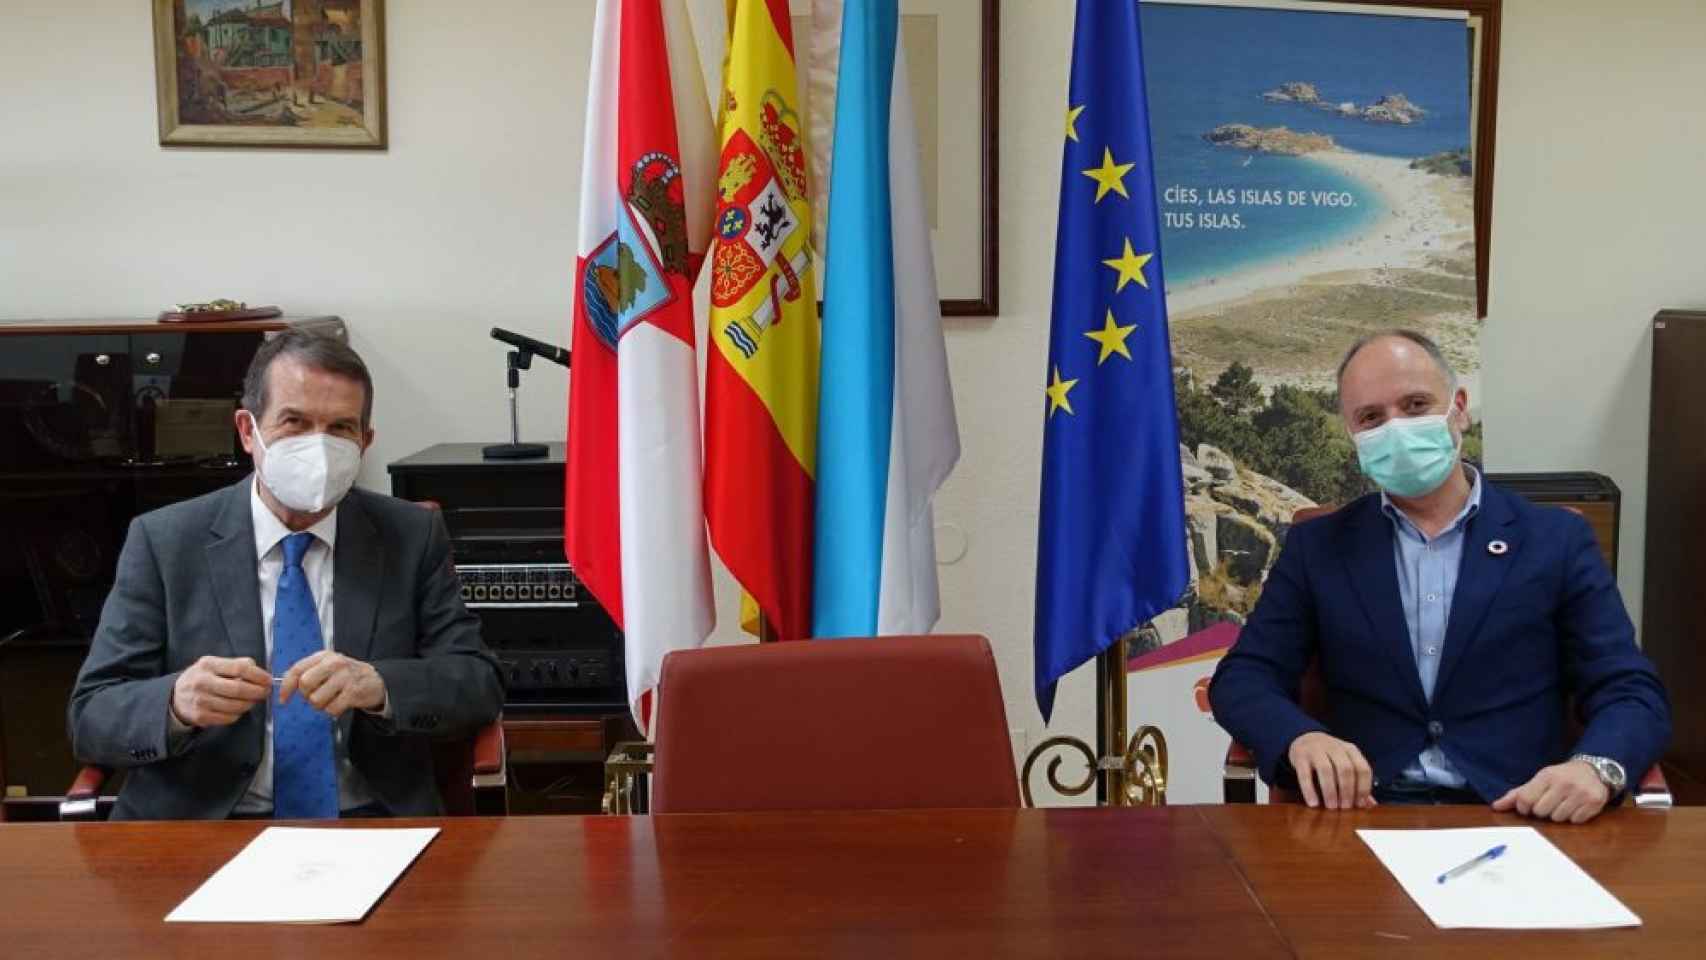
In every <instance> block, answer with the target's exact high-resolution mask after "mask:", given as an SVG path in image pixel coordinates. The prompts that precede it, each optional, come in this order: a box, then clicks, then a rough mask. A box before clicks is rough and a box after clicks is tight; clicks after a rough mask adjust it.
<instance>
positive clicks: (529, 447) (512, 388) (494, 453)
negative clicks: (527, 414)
mask: <svg viewBox="0 0 1706 960" xmlns="http://www.w3.org/2000/svg"><path fill="white" fill-rule="evenodd" d="M532 367H533V354H531V353H527V352H524V351H521V350H511V351H510V352H509V365H508V371H507V372H508V376H509V442H508V443H494V444H490V445H488V446H485V447H482V448H480V455H481V456H482V457H484V458H486V459H487V460H527V459H531V458H533V457H543V456H544V455H545V454H546V452H547V449H548V448H547V447H546V446H545V445H544V444H543V443H522V442H521V411H520V408H519V406H518V404H517V391H519V390H520V389H521V371H523V370H529V369H532Z"/></svg>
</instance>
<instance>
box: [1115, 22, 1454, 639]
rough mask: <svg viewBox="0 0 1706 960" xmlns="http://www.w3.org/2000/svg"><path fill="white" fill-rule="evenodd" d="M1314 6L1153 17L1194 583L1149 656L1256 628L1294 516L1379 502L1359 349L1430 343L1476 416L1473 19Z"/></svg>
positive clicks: (1159, 630) (1162, 200) (1158, 625)
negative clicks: (1211, 632) (1354, 348)
mask: <svg viewBox="0 0 1706 960" xmlns="http://www.w3.org/2000/svg"><path fill="white" fill-rule="evenodd" d="M1307 6H1310V5H1308V4H1295V3H1294V4H1290V5H1289V6H1287V7H1285V8H1279V6H1278V5H1276V7H1275V8H1264V7H1258V6H1255V5H1253V4H1248V3H1245V4H1240V5H1231V6H1226V5H1203V4H1196V3H1163V2H1149V0H1145V2H1144V3H1143V4H1142V7H1141V10H1142V26H1143V41H1144V50H1143V55H1144V67H1145V73H1146V78H1147V83H1148V88H1149V89H1148V92H1149V113H1150V122H1151V129H1152V134H1153V138H1154V150H1155V178H1156V191H1157V194H1158V197H1157V199H1158V201H1159V205H1160V210H1161V212H1162V218H1163V224H1162V228H1163V229H1162V255H1163V258H1164V263H1165V277H1166V284H1167V308H1168V314H1169V321H1170V324H1171V328H1172V338H1173V359H1174V364H1175V367H1176V369H1177V374H1176V379H1177V387H1178V391H1177V396H1178V407H1179V421H1180V438H1181V440H1182V441H1183V445H1184V448H1185V449H1184V451H1183V456H1184V462H1185V468H1184V469H1185V484H1186V490H1187V494H1186V508H1187V514H1188V519H1189V524H1188V526H1189V530H1190V538H1191V543H1190V556H1191V562H1192V565H1193V583H1194V586H1193V589H1192V592H1191V594H1190V595H1188V596H1187V597H1186V598H1185V601H1184V603H1183V605H1182V606H1181V608H1180V609H1177V610H1174V611H1172V612H1170V613H1168V614H1166V615H1164V616H1163V617H1161V618H1159V619H1158V620H1157V621H1156V622H1155V624H1154V625H1153V626H1152V628H1150V629H1147V630H1145V631H1142V632H1140V634H1139V636H1138V637H1137V638H1136V642H1135V643H1134V649H1133V653H1134V654H1141V653H1142V652H1143V651H1144V650H1146V649H1152V648H1154V647H1155V646H1158V645H1161V644H1165V643H1171V642H1173V641H1176V640H1179V639H1181V638H1183V637H1186V636H1188V635H1192V634H1196V633H1199V632H1201V631H1203V630H1205V629H1207V628H1208V627H1210V626H1212V625H1213V624H1215V623H1218V622H1222V621H1228V620H1230V621H1232V622H1241V621H1242V619H1243V617H1244V615H1245V614H1247V613H1248V612H1249V611H1250V610H1251V609H1252V608H1253V607H1254V606H1255V603H1256V600H1257V598H1258V597H1259V596H1260V595H1261V589H1262V583H1263V581H1264V579H1265V577H1266V575H1267V572H1268V570H1269V569H1270V568H1271V566H1272V564H1273V561H1274V558H1275V556H1276V555H1277V553H1278V549H1279V545H1280V544H1281V543H1282V542H1283V540H1284V537H1285V533H1286V531H1287V530H1288V529H1289V528H1290V525H1291V517H1292V514H1293V513H1295V512H1296V511H1297V510H1298V509H1299V508H1302V507H1305V506H1310V505H1314V504H1341V503H1345V502H1348V501H1349V500H1351V499H1353V498H1354V497H1356V496H1359V495H1360V494H1361V493H1363V492H1364V491H1365V490H1366V489H1367V488H1366V487H1365V485H1364V480H1363V478H1362V476H1361V474H1360V472H1359V470H1358V469H1357V464H1356V454H1355V451H1354V448H1353V447H1352V445H1351V442H1350V439H1349V437H1348V436H1347V434H1346V432H1345V430H1344V427H1343V426H1342V425H1341V421H1340V419H1339V415H1338V404H1337V396H1336V392H1335V372H1336V368H1337V365H1338V361H1339V359H1340V357H1341V355H1342V353H1343V352H1344V350H1345V348H1346V347H1347V346H1349V344H1350V343H1351V342H1353V341H1354V340H1355V339H1356V338H1357V337H1358V336H1360V335H1362V334H1364V333H1367V332H1371V331H1375V330H1380V329H1385V328H1389V327H1395V326H1402V327H1411V328H1415V329H1418V330H1421V331H1424V332H1426V333H1427V334H1429V335H1430V336H1432V337H1434V338H1435V339H1436V340H1437V341H1438V342H1439V343H1440V344H1441V346H1442V347H1443V349H1444V350H1445V352H1446V353H1447V355H1448V356H1449V358H1450V359H1451V361H1452V363H1453V365H1454V366H1455V367H1456V369H1457V371H1458V373H1459V376H1460V377H1461V379H1462V381H1463V383H1464V384H1465V385H1466V386H1467V388H1468V390H1469V397H1470V402H1471V413H1472V414H1475V413H1476V406H1477V404H1478V401H1479V390H1478V384H1479V373H1480V366H1481V364H1480V347H1479V340H1478V338H1479V329H1480V322H1479V320H1478V319H1477V316H1476V313H1477V311H1476V300H1475V248H1474V230H1473V189H1472V183H1471V178H1470V171H1471V163H1470V154H1469V149H1470V146H1471V140H1470V129H1471V124H1470V93H1469V83H1470V43H1469V34H1468V27H1467V25H1466V22H1465V20H1464V19H1463V18H1462V17H1461V16H1455V17H1453V16H1449V15H1448V16H1445V17H1440V16H1413V15H1382V14H1371V13H1351V12H1342V11H1343V9H1344V8H1338V9H1333V8H1329V9H1328V10H1327V11H1308V10H1300V9H1298V8H1299V7H1307ZM1363 9H1371V8H1363ZM1476 420H1477V421H1478V420H1479V417H1478V415H1477V416H1476ZM1465 448H1466V449H1465V453H1466V454H1467V455H1468V456H1469V457H1470V458H1471V459H1479V454H1480V428H1479V425H1477V426H1476V427H1475V428H1474V429H1473V430H1472V432H1471V434H1470V436H1469V437H1468V438H1467V439H1466V442H1465Z"/></svg>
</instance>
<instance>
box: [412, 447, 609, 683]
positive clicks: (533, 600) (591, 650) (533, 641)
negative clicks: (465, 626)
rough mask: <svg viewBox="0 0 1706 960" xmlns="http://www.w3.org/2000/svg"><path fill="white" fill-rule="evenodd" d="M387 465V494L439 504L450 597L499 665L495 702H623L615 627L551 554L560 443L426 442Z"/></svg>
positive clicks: (558, 553)
mask: <svg viewBox="0 0 1706 960" xmlns="http://www.w3.org/2000/svg"><path fill="white" fill-rule="evenodd" d="M390 473H391V492H392V494H393V495H395V496H398V497H402V498H403V499H406V500H414V501H418V502H430V503H432V504H434V505H436V506H437V507H438V508H439V509H440V510H441V511H443V514H444V522H445V526H446V527H447V528H448V530H449V532H450V549H451V557H452V562H453V563H454V564H455V566H456V574H457V577H458V578H459V579H460V580H461V590H462V600H463V602H464V603H465V604H466V605H467V606H468V608H469V609H470V610H472V611H474V612H475V613H476V614H477V615H478V616H479V617H480V621H481V626H482V632H483V634H484V636H485V640H486V645H487V646H489V647H491V648H492V652H493V653H495V654H497V657H498V661H499V662H500V663H501V664H502V665H503V668H504V679H505V681H506V683H507V684H508V686H509V695H508V699H507V702H506V703H505V706H504V709H505V711H506V712H508V713H511V714H514V713H518V712H523V713H524V712H527V711H528V710H530V709H534V710H551V711H554V712H558V713H561V712H563V711H565V710H567V711H585V712H589V713H596V712H600V711H610V710H621V711H625V710H626V709H627V680H626V675H625V673H624V667H623V661H622V633H621V631H619V630H618V629H617V628H616V624H615V622H614V621H612V620H611V618H610V616H609V614H607V613H605V611H604V608H602V607H600V606H599V605H598V602H597V601H596V600H594V599H593V597H592V596H591V594H590V593H588V592H587V590H586V587H585V586H584V585H583V584H581V582H580V581H579V580H577V579H576V578H575V575H574V571H573V570H572V569H571V568H570V566H569V564H568V562H567V561H566V559H565V557H564V553H563V445H562V444H560V443H554V444H551V445H550V447H549V454H548V455H547V456H546V457H544V458H543V459H537V460H489V459H485V458H484V457H483V456H482V454H481V447H480V445H479V444H473V443H446V444H438V445H437V446H433V447H429V448H427V449H426V450H423V451H421V452H419V453H417V454H414V455H412V456H409V457H406V458H404V459H402V460H399V461H397V462H396V463H393V464H391V466H390Z"/></svg>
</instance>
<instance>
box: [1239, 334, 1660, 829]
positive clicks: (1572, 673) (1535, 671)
mask: <svg viewBox="0 0 1706 960" xmlns="http://www.w3.org/2000/svg"><path fill="white" fill-rule="evenodd" d="M1339 402H1340V412H1341V414H1342V415H1343V416H1344V419H1345V424H1346V427H1347V428H1348V429H1349V430H1350V431H1351V434H1352V439H1353V441H1354V442H1355V443H1356V446H1357V453H1358V459H1359V461H1360V463H1361V466H1362V469H1363V471H1364V473H1365V474H1367V475H1368V476H1369V477H1370V478H1371V479H1372V480H1373V481H1374V482H1375V483H1376V485H1377V486H1379V487H1380V488H1381V492H1379V493H1376V494H1370V495H1369V496H1365V497H1363V498H1361V499H1359V500H1357V501H1355V502H1354V503H1351V504H1349V505H1347V506H1345V507H1343V508H1342V509H1340V510H1337V511H1335V512H1334V513H1331V514H1329V515H1327V516H1324V517H1321V518H1318V519H1315V520H1312V521H1308V522H1306V523H1303V524H1300V525H1298V526H1296V527H1294V528H1293V529H1292V530H1291V531H1290V533H1289V535H1288V536H1287V538H1286V543H1285V548H1284V550H1283V551H1281V553H1280V556H1279V559H1278V560H1277V561H1276V563H1275V565H1274V568H1273V570H1272V572H1271V573H1270V574H1269V575H1268V580H1267V583H1266V585H1265V587H1264V588H1263V591H1262V596H1261V599H1260V601H1258V603H1257V605H1256V609H1255V610H1254V611H1253V612H1252V613H1251V615H1250V619H1249V622H1248V623H1246V624H1245V626H1244V629H1243V631H1242V632H1241V634H1240V635H1239V638H1238V642H1237V644H1236V645H1234V646H1233V648H1232V649H1231V650H1230V651H1229V652H1228V653H1227V655H1226V657H1225V658H1224V659H1222V661H1221V663H1220V667H1219V669H1217V670H1216V671H1215V676H1214V682H1213V685H1212V686H1211V687H1210V690H1209V697H1210V701H1211V702H1212V704H1213V708H1214V715H1215V719H1216V720H1218V721H1219V722H1220V724H1221V725H1222V726H1223V727H1225V728H1226V729H1227V731H1228V732H1230V733H1231V734H1232V736H1233V737H1234V738H1236V739H1237V740H1238V741H1239V742H1241V743H1244V744H1247V745H1248V746H1249V747H1250V748H1251V749H1252V750H1254V751H1255V754H1256V758H1257V760H1258V761H1259V763H1260V768H1261V773H1262V777H1263V779H1264V780H1266V781H1268V782H1269V783H1280V784H1283V785H1287V786H1291V785H1295V786H1296V787H1297V788H1298V789H1299V790H1300V791H1301V792H1302V794H1303V796H1304V799H1305V801H1306V802H1308V803H1309V804H1310V805H1311V806H1316V805H1323V806H1326V807H1328V808H1331V809H1351V808H1355V807H1366V806H1372V805H1374V804H1376V803H1378V802H1388V803H1391V802H1399V803H1402V802H1412V803H1418V802H1419V803H1442V802H1445V803H1476V802H1490V803H1491V804H1492V805H1493V808H1494V809H1497V810H1515V811H1517V812H1519V813H1521V814H1523V815H1525V816H1533V817H1537V818H1546V819H1552V820H1556V821H1560V822H1562V821H1565V820H1571V821H1574V822H1577V823H1581V822H1584V821H1586V820H1589V819H1591V818H1592V817H1594V816H1595V815H1596V814H1598V813H1599V812H1600V811H1601V810H1602V809H1604V807H1605V805H1606V804H1607V803H1608V802H1609V801H1610V800H1612V799H1613V798H1615V797H1616V796H1617V795H1618V794H1619V793H1621V792H1622V791H1623V789H1624V788H1625V786H1626V785H1627V783H1628V776H1629V773H1630V772H1634V773H1635V774H1636V775H1639V773H1640V772H1641V771H1644V770H1646V769H1647V768H1648V767H1649V766H1650V765H1651V764H1652V763H1653V762H1654V761H1656V760H1657V759H1658V757H1659V755H1660V754H1661V753H1662V752H1663V750H1664V747H1665V744H1666V741H1667V740H1668V739H1669V737H1670V708H1669V705H1668V704H1667V702H1666V699H1665V693H1664V689H1663V687H1661V686H1660V684H1659V680H1658V676H1657V674H1656V673H1655V672H1654V670H1653V667H1652V664H1651V663H1649V662H1648V660H1647V658H1646V657H1644V656H1643V655H1642V654H1641V653H1640V651H1639V650H1637V649H1636V647H1635V642H1634V634H1635V631H1634V626H1633V625H1632V624H1631V623H1630V620H1629V616H1628V614H1627V613H1626V612H1625V610H1624V608H1623V602H1622V599H1621V597H1620V596H1619V594H1618V592H1617V585H1616V583H1615V582H1614V581H1613V579H1612V577H1611V573H1610V571H1609V570H1607V568H1606V566H1605V562H1604V561H1603V560H1602V559H1601V557H1600V552H1599V549H1598V547H1597V545H1596V542H1595V539H1594V534H1593V531H1592V530H1591V529H1590V528H1589V527H1588V525H1587V522H1586V521H1585V520H1583V519H1582V518H1581V517H1580V516H1579V515H1577V514H1575V513H1572V512H1570V511H1567V510H1562V509H1557V508H1548V507H1539V506H1536V505H1534V504H1531V503H1529V502H1528V501H1526V500H1524V499H1523V498H1521V497H1519V496H1517V495H1515V494H1512V493H1508V492H1506V491H1503V490H1500V489H1499V488H1497V487H1495V486H1492V485H1491V484H1488V483H1486V482H1485V481H1484V480H1483V478H1482V477H1481V476H1480V475H1479V472H1478V471H1476V470H1475V469H1474V468H1473V467H1471V466H1469V465H1468V464H1465V463H1463V462H1462V461H1461V458H1460V451H1461V447H1462V436H1463V430H1464V429H1465V428H1466V427H1467V425H1468V416H1467V410H1468V394H1467V392H1466V391H1464V390H1463V389H1462V387H1460V386H1459V385H1458V384H1457V379H1456V376H1455V374H1454V373H1453V372H1452V370H1451V367H1450V365H1449V364H1448V363H1447V361H1446V359H1445V357H1444V356H1443V354H1442V353H1441V352H1440V350H1439V348H1438V346H1436V345H1435V344H1434V343H1433V342H1432V341H1430V340H1429V339H1428V338H1427V337H1425V336H1423V335H1421V334H1418V333H1415V332H1413V331H1393V332H1390V333H1383V334H1377V335H1374V336H1371V337H1367V338H1365V339H1363V340H1361V341H1359V342H1358V343H1357V344H1356V345H1355V346H1353V347H1352V348H1351V350H1350V351H1349V352H1348V353H1347V354H1346V355H1345V359H1344V362H1343V363H1342V364H1340V367H1339ZM1312 661H1313V662H1317V663H1318V664H1319V668H1320V676H1321V679H1322V681H1323V684H1324V687H1325V689H1326V694H1327V702H1328V708H1329V709H1328V713H1327V716H1326V717H1325V718H1324V719H1323V720H1317V719H1315V718H1313V717H1310V716H1309V715H1308V714H1306V713H1304V712H1303V711H1302V710H1301V709H1300V708H1299V707H1298V705H1297V695H1298V690H1299V685H1300V681H1301V678H1302V676H1303V674H1304V672H1305V670H1306V669H1307V668H1308V667H1309V665H1310V663H1311V662H1312ZM1571 702H1573V703H1574V707H1575V711H1576V714H1577V716H1578V717H1579V719H1580V721H1581V724H1582V731H1581V732H1580V733H1579V735H1578V734H1576V733H1575V732H1573V731H1572V730H1571V729H1570V725H1569V724H1568V723H1567V721H1566V715H1565V713H1566V706H1565V705H1566V704H1567V703H1571Z"/></svg>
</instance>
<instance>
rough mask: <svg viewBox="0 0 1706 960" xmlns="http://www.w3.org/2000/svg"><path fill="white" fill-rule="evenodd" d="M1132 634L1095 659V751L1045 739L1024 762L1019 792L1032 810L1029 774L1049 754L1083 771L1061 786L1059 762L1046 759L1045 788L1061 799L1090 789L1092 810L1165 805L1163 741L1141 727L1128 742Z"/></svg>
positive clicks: (1063, 739)
mask: <svg viewBox="0 0 1706 960" xmlns="http://www.w3.org/2000/svg"><path fill="white" fill-rule="evenodd" d="M1135 633H1136V631H1133V632H1132V633H1130V634H1126V635H1124V636H1122V637H1120V638H1119V639H1118V640H1115V641H1114V643H1113V645H1112V646H1110V647H1108V649H1106V650H1104V651H1102V652H1101V653H1100V654H1097V656H1096V749H1095V750H1091V749H1090V745H1089V744H1088V743H1085V742H1084V741H1083V740H1081V739H1079V738H1078V737H1074V736H1058V737H1049V738H1048V739H1047V740H1044V741H1043V742H1042V743H1039V744H1037V745H1036V747H1034V748H1033V749H1032V750H1031V752H1030V754H1029V755H1028V756H1026V757H1025V766H1024V768H1023V769H1022V770H1021V771H1020V773H1019V792H1020V794H1021V795H1022V796H1023V797H1024V800H1025V806H1027V807H1034V806H1036V801H1035V799H1034V798H1033V797H1032V795H1031V771H1032V770H1033V769H1034V768H1035V767H1036V765H1037V762H1038V761H1039V760H1042V759H1043V757H1044V756H1045V755H1047V754H1048V753H1049V752H1050V751H1054V750H1061V751H1065V752H1067V753H1069V754H1070V753H1073V752H1076V753H1077V754H1078V755H1079V756H1081V757H1082V758H1083V759H1084V763H1085V764H1086V766H1087V771H1086V774H1085V776H1084V779H1083V780H1082V781H1079V782H1076V783H1065V782H1062V781H1061V779H1060V767H1061V764H1062V763H1063V762H1064V760H1065V758H1064V757H1061V756H1055V757H1051V758H1049V761H1048V766H1047V768H1046V770H1047V774H1048V784H1049V786H1050V787H1052V788H1053V789H1054V791H1055V792H1056V793H1058V794H1060V795H1061V796H1063V797H1080V796H1083V795H1084V794H1086V793H1089V792H1090V790H1091V788H1092V787H1094V788H1095V791H1096V805H1097V806H1102V807H1161V806H1166V805H1167V738H1166V736H1165V735H1164V734H1163V733H1162V732H1161V728H1160V727H1157V726H1154V725H1153V724H1144V725H1143V726H1140V727H1138V728H1137V730H1136V732H1134V733H1132V734H1131V735H1130V737H1129V739H1128V737H1127V735H1126V730H1127V729H1128V726H1129V718H1128V704H1127V701H1126V661H1127V659H1128V657H1129V655H1130V652H1131V646H1130V638H1131V636H1132V635H1133V634H1135Z"/></svg>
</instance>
